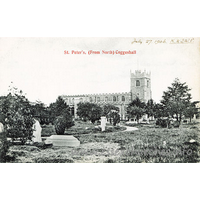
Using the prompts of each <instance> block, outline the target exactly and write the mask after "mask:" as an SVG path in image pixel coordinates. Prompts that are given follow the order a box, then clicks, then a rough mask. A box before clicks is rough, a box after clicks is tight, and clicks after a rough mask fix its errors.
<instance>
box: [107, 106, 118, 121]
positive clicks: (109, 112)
mask: <svg viewBox="0 0 200 200" xmlns="http://www.w3.org/2000/svg"><path fill="white" fill-rule="evenodd" d="M113 113H119V108H118V107H116V106H114V105H112V104H106V105H104V106H103V116H105V117H106V118H107V120H110V123H111V121H112V119H113V123H114V118H113V117H114V115H115V114H113ZM118 115H119V114H118ZM117 123H119V122H117Z"/></svg>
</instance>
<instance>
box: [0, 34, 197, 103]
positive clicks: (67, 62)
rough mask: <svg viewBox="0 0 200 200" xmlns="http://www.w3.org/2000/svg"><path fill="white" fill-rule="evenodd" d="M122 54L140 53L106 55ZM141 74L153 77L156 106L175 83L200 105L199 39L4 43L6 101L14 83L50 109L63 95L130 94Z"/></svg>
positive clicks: (1, 82)
mask: <svg viewBox="0 0 200 200" xmlns="http://www.w3.org/2000/svg"><path fill="white" fill-rule="evenodd" d="M65 50H66V51H68V52H69V54H64V51H65ZM73 50H74V51H84V52H85V53H86V54H83V53H81V54H72V51H73ZM90 50H92V51H99V52H100V54H91V55H89V54H88V51H90ZM117 50H118V51H129V50H130V51H136V53H135V54H126V55H120V54H114V55H112V54H107V55H106V54H102V51H114V52H115V51H117ZM135 70H141V71H143V70H146V71H148V72H151V89H152V98H153V100H155V101H156V102H159V101H160V100H161V99H162V95H163V91H166V90H167V87H168V86H170V85H171V83H172V82H173V81H174V80H175V78H179V79H180V81H181V82H186V83H187V85H188V86H189V88H191V89H192V90H191V91H190V92H191V94H192V97H193V99H192V100H194V101H196V100H200V87H199V86H200V40H199V38H144V37H143V38H139V37H126V38H124V37H120V38H118V37H113V38H106V37H103V38H87V37H82V38H69V37H66V38H62V37H54V38H47V37H46V38H39V37H38V38H30V37H24V38H23V37H21V38H14V37H9V38H0V72H1V73H0V95H7V93H8V87H9V85H11V82H12V85H14V86H15V87H17V88H18V89H19V90H22V91H23V92H24V93H25V94H26V97H27V98H28V99H29V100H30V101H31V102H35V101H36V100H37V101H38V100H39V101H42V102H43V103H45V104H46V105H48V104H49V103H52V102H55V101H56V99H57V97H58V96H59V95H76V94H98V93H114V92H129V91H130V71H132V72H134V71H135Z"/></svg>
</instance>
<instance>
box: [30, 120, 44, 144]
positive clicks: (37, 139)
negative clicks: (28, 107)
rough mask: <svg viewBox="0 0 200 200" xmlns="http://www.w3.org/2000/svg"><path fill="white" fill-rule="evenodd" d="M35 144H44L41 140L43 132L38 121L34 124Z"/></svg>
mask: <svg viewBox="0 0 200 200" xmlns="http://www.w3.org/2000/svg"><path fill="white" fill-rule="evenodd" d="M33 129H34V131H33V136H34V137H33V139H32V140H33V142H42V138H41V132H42V128H41V126H40V122H39V121H38V120H35V124H33Z"/></svg>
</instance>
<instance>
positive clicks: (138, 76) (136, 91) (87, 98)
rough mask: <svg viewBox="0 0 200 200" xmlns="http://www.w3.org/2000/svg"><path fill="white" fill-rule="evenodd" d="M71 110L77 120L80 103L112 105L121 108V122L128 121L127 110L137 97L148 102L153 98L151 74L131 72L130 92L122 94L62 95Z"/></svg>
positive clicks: (137, 71)
mask: <svg viewBox="0 0 200 200" xmlns="http://www.w3.org/2000/svg"><path fill="white" fill-rule="evenodd" d="M61 97H62V98H63V99H64V100H65V102H66V103H67V105H69V107H70V109H71V113H72V114H73V115H74V117H75V118H77V114H76V111H77V104H78V103H79V102H91V103H96V104H99V105H105V104H112V105H114V106H116V107H118V108H119V114H120V117H121V120H125V119H126V108H127V106H128V104H129V103H131V102H132V101H133V100H134V99H135V98H136V97H139V98H140V100H141V101H143V102H147V101H148V100H150V99H151V98H152V93H151V73H150V72H146V71H143V72H141V71H140V70H136V71H135V72H134V73H132V72H130V91H129V92H122V93H103V94H83V95H62V96H61Z"/></svg>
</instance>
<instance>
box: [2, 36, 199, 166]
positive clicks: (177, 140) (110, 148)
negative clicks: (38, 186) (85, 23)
mask: <svg viewBox="0 0 200 200" xmlns="http://www.w3.org/2000/svg"><path fill="white" fill-rule="evenodd" d="M199 65H200V38H196V37H180V38H179V37H166V38H164V37H162V38H161V37H160V38H159V37H158V38H156V37H154V38H153V37H149V38H148V37H102V38H95V37H92V38H89V37H88V38H87V37H80V38H79V37H66V38H64V37H63V38H62V37H52V38H51V37H49V38H48V37H45V38H44V37H19V38H15V37H10V38H6V37H5V38H3V37H2V38H0V71H1V73H0V135H1V143H0V144H1V145H0V148H1V149H2V151H1V155H0V157H1V158H0V159H1V162H8V163H188V162H189V163H199V162H200V157H199V155H200V149H199V144H200V140H199V131H200V103H199V101H200V67H199Z"/></svg>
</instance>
